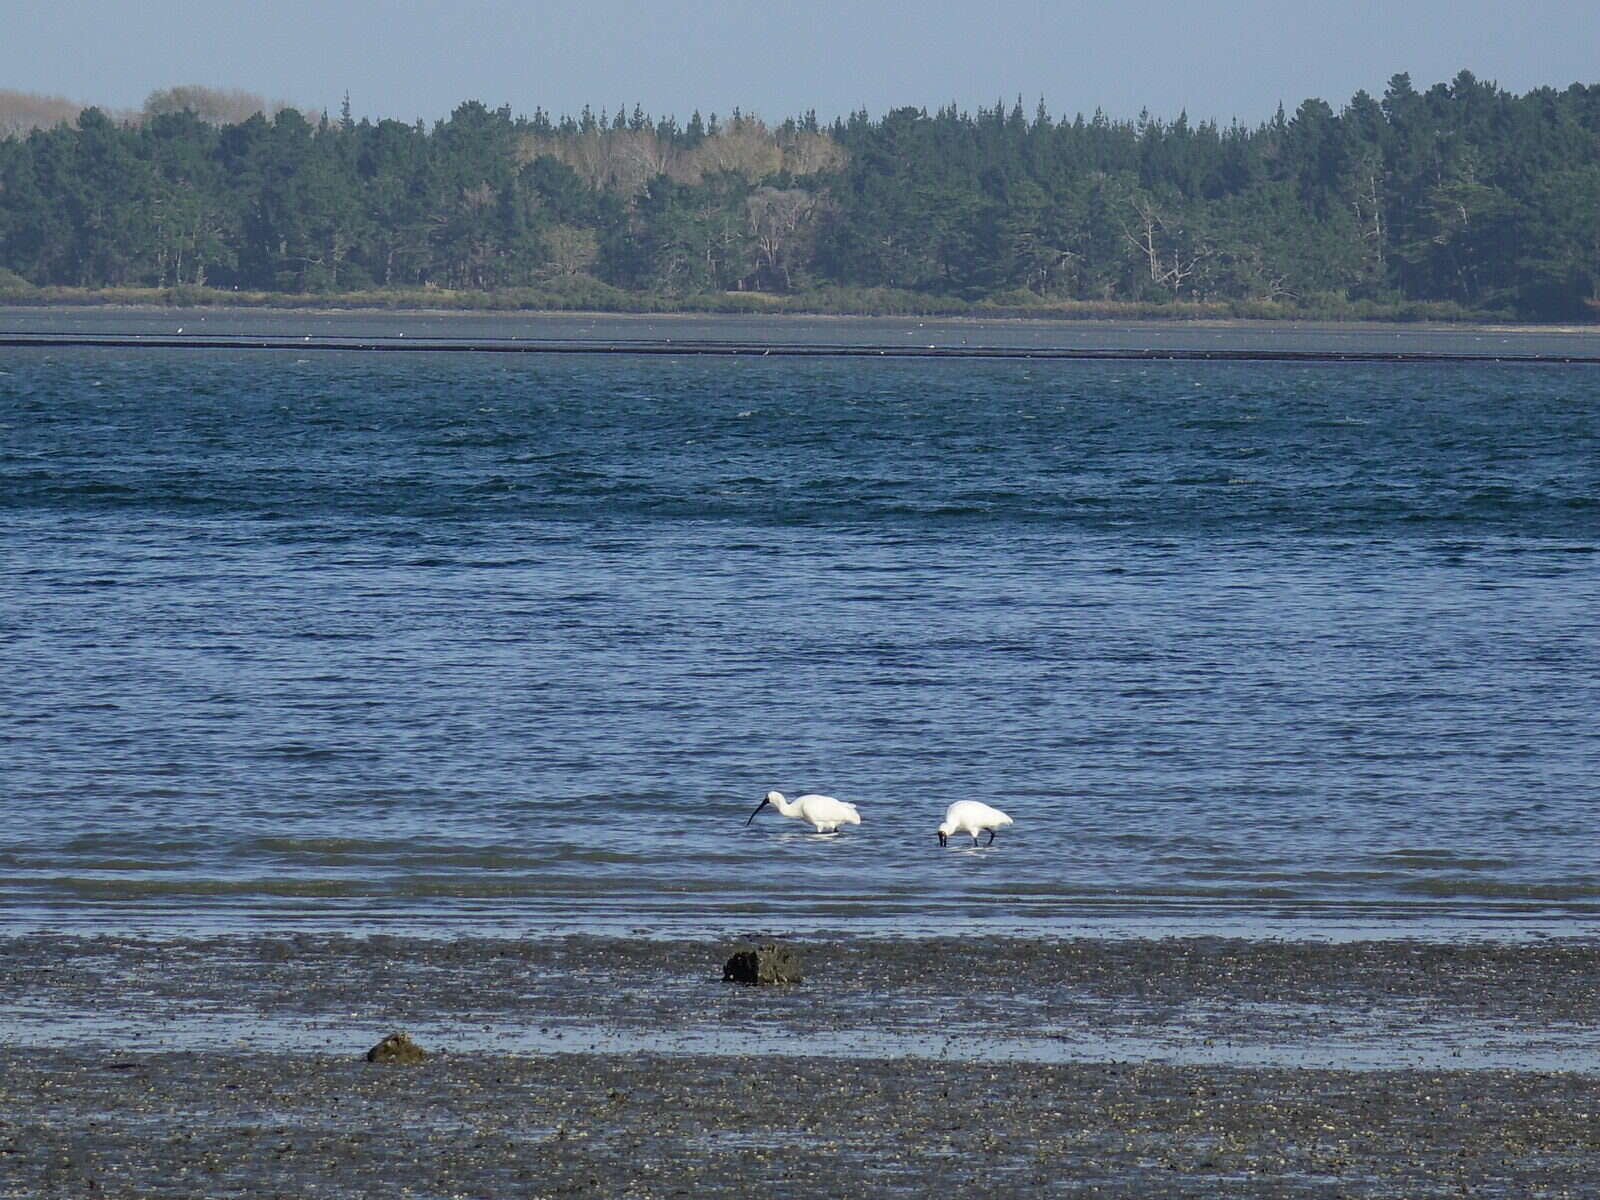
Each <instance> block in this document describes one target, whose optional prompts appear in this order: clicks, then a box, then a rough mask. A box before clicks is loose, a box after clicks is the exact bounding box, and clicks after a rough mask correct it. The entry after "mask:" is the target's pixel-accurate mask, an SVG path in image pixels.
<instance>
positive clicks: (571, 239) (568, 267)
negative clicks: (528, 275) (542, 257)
mask: <svg viewBox="0 0 1600 1200" xmlns="http://www.w3.org/2000/svg"><path fill="white" fill-rule="evenodd" d="M543 240H544V249H545V253H546V254H547V255H548V256H549V259H548V263H547V270H546V273H547V274H548V275H551V276H553V277H555V278H560V279H571V278H573V277H575V276H578V275H582V274H584V273H585V272H586V271H588V269H589V268H590V267H592V266H594V264H595V260H596V259H597V258H599V257H600V240H599V239H598V238H597V237H596V236H595V232H594V230H592V229H581V228H579V227H578V226H575V225H556V226H554V227H552V228H550V229H547V230H545V233H544V239H543Z"/></svg>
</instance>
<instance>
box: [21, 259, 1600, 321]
mask: <svg viewBox="0 0 1600 1200" xmlns="http://www.w3.org/2000/svg"><path fill="white" fill-rule="evenodd" d="M0 304H8V305H17V306H35V305H36V306H40V307H46V306H85V307H95V306H119V305H124V306H125V305H132V306H151V307H161V308H190V307H220V308H263V309H367V310H371V309H380V310H381V309H388V310H392V311H396V312H400V311H417V310H432V311H438V310H445V311H452V312H602V313H729V314H742V315H753V314H757V313H760V314H767V313H781V314H806V315H813V316H815V315H825V316H853V317H900V316H941V317H956V316H965V317H1000V318H1011V319H1025V320H1027V319H1032V320H1050V321H1087V320H1112V321H1133V320H1168V321H1196V320H1253V321H1278V320H1281V321H1391V322H1422V321H1430V322H1466V323H1471V322H1485V321H1492V322H1495V323H1507V322H1515V321H1516V318H1515V317H1514V316H1512V315H1511V314H1509V313H1506V312H1504V311H1498V310H1484V309H1471V308H1464V307H1462V306H1461V305H1458V304H1453V303H1441V302H1422V301H1393V302H1386V301H1367V300H1363V301H1351V300H1346V299H1343V298H1340V297H1319V298H1313V299H1309V300H1305V301H1293V302H1291V301H1270V300H1205V301H1199V300H1173V301H1166V302H1144V301H1125V300H1046V299H1043V298H1040V297H1036V296H1032V295H1031V294H1030V293H1026V292H1013V293H1006V294H1004V295H1001V296H998V297H993V298H988V299H984V300H976V301H967V300H962V299H959V298H957V297H951V296H932V295H927V294H924V293H920V292H910V291H900V290H896V289H892V288H821V289H817V290H814V291H808V292H797V293H793V294H788V295H777V294H774V293H769V292H708V293H703V294H699V295H691V296H663V295H654V294H650V293H645V292H629V291H624V290H622V289H621V288H615V287H612V286H611V285H609V284H606V283H602V282H600V281H599V280H594V279H574V280H565V281H561V282H560V283H553V284H551V285H549V286H544V287H534V288H508V289H504V290H500V291H493V292H489V291H450V290H447V289H444V288H382V289H368V290H361V291H348V292H315V293H309V292H307V293H292V292H254V291H238V290H234V289H222V288H203V287H176V288H150V287H119V288H71V287H35V286H33V285H31V284H29V283H27V282H25V281H23V280H21V279H18V278H17V277H16V276H14V275H13V276H9V277H7V276H6V274H5V273H3V272H0ZM1597 316H1600V314H1597Z"/></svg>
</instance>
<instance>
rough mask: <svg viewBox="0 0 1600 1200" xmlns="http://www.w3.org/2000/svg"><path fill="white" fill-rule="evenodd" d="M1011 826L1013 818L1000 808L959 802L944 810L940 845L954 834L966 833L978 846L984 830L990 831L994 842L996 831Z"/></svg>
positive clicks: (971, 802) (966, 801) (970, 801)
mask: <svg viewBox="0 0 1600 1200" xmlns="http://www.w3.org/2000/svg"><path fill="white" fill-rule="evenodd" d="M1009 824H1011V818H1010V817H1008V816H1006V814H1005V813H1003V812H1001V811H1000V810H999V809H998V808H991V807H990V806H989V805H987V804H984V803H982V802H981V801H978V800H957V801H956V802H955V803H954V804H952V805H951V806H950V807H949V808H947V809H945V810H944V824H943V825H941V826H939V844H940V845H943V844H944V840H945V839H946V838H948V837H949V836H950V835H951V834H954V833H965V834H968V835H969V836H970V837H971V838H972V844H973V845H974V846H976V845H977V844H978V834H979V833H981V832H982V831H983V830H985V829H987V830H988V831H989V840H990V841H991V842H992V841H994V831H995V830H997V829H1004V828H1005V827H1006V826H1007V825H1009Z"/></svg>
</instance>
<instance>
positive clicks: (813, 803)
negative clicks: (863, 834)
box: [745, 792, 861, 833]
mask: <svg viewBox="0 0 1600 1200" xmlns="http://www.w3.org/2000/svg"><path fill="white" fill-rule="evenodd" d="M769 804H770V805H772V807H773V808H775V809H777V810H778V811H779V812H780V813H782V814H783V815H784V816H786V817H797V818H799V819H800V820H802V821H805V822H807V823H808V824H809V825H810V826H811V827H812V828H813V829H815V830H816V831H817V832H818V833H837V832H838V831H839V826H841V825H859V824H861V814H860V813H858V812H857V811H856V806H855V805H854V804H846V803H845V802H844V801H843V800H835V799H834V798H833V797H832V796H798V797H796V798H795V799H793V800H785V799H784V798H783V793H782V792H768V793H767V794H766V795H765V796H763V797H762V798H761V803H760V804H758V805H756V811H755V812H753V813H751V814H750V821H754V820H755V819H756V813H759V812H760V811H761V810H762V809H763V808H765V807H766V806H767V805H769ZM750 821H746V822H745V824H746V825H749V824H750Z"/></svg>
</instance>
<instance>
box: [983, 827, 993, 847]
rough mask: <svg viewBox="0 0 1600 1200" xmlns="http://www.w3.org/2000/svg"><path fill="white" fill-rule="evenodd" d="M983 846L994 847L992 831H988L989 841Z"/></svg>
mask: <svg viewBox="0 0 1600 1200" xmlns="http://www.w3.org/2000/svg"><path fill="white" fill-rule="evenodd" d="M984 845H985V846H992V845H994V830H992V829H991V830H989V840H988V841H987V842H985V843H984Z"/></svg>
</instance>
